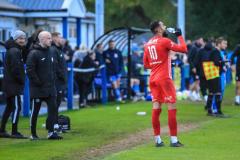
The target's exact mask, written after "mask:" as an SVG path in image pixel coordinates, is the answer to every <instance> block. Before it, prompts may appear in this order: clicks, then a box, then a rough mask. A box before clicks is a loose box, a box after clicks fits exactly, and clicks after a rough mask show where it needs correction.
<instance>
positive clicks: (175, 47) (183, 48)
mask: <svg viewBox="0 0 240 160" xmlns="http://www.w3.org/2000/svg"><path fill="white" fill-rule="evenodd" d="M175 35H176V36H177V38H178V40H179V44H177V43H174V42H173V41H171V40H169V41H168V43H167V48H168V49H169V50H172V51H175V52H181V53H187V45H186V43H185V41H184V39H183V37H182V31H181V29H176V31H175Z"/></svg>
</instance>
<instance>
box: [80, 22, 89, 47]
mask: <svg viewBox="0 0 240 160" xmlns="http://www.w3.org/2000/svg"><path fill="white" fill-rule="evenodd" d="M87 34H88V31H87V24H85V23H82V24H81V44H83V45H85V46H87V43H88V42H87V36H88V35H87ZM87 47H88V46H87Z"/></svg>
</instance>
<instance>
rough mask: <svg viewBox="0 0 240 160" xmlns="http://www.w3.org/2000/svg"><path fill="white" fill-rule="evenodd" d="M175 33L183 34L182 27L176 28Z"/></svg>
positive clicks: (177, 34)
mask: <svg viewBox="0 0 240 160" xmlns="http://www.w3.org/2000/svg"><path fill="white" fill-rule="evenodd" d="M175 35H176V36H177V37H178V36H181V35H182V31H181V29H180V28H176V29H175Z"/></svg>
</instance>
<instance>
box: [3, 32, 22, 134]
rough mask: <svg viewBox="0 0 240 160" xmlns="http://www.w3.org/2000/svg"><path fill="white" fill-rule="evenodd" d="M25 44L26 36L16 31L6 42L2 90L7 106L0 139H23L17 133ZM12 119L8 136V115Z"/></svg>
mask: <svg viewBox="0 0 240 160" xmlns="http://www.w3.org/2000/svg"><path fill="white" fill-rule="evenodd" d="M25 43H26V34H25V33H24V32H23V31H20V30H17V31H15V32H14V33H13V35H12V37H11V38H10V39H9V40H8V41H7V42H6V44H5V46H6V49H7V53H6V57H5V60H4V78H3V83H4V85H3V90H4V93H5V96H6V98H7V100H6V101H7V106H6V108H5V111H4V113H3V117H2V121H1V122H2V123H1V128H0V137H5V138H7V137H12V138H25V137H24V136H23V135H22V134H21V133H19V132H18V119H19V114H20V111H21V105H22V102H21V96H22V95H23V89H24V81H25V72H24V62H23V56H22V51H23V48H24V46H25ZM11 113H12V114H13V118H12V135H11V136H10V135H9V134H8V133H7V132H6V130H5V128H6V123H7V121H8V118H9V117H10V114H11Z"/></svg>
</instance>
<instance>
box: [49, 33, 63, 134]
mask: <svg viewBox="0 0 240 160" xmlns="http://www.w3.org/2000/svg"><path fill="white" fill-rule="evenodd" d="M52 40H53V42H52V48H53V49H55V51H54V52H53V53H55V55H54V56H55V57H54V58H55V65H56V66H55V68H56V90H57V111H58V109H59V107H60V104H61V101H62V98H63V96H64V92H65V90H66V88H67V67H66V61H65V59H64V56H63V49H62V44H61V41H62V38H61V36H60V33H58V32H54V33H52ZM56 119H58V112H57V118H56ZM54 129H56V130H58V131H60V132H61V128H59V126H58V124H57V122H56V124H55V125H54Z"/></svg>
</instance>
